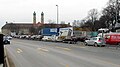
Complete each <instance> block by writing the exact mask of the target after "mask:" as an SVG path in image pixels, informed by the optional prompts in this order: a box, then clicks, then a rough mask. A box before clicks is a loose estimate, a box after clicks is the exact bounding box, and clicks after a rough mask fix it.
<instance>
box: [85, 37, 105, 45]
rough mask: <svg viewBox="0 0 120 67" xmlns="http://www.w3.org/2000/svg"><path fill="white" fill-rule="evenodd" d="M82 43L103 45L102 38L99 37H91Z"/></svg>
mask: <svg viewBox="0 0 120 67" xmlns="http://www.w3.org/2000/svg"><path fill="white" fill-rule="evenodd" d="M84 44H85V45H86V46H87V45H93V46H96V47H97V46H105V42H104V39H103V38H101V37H93V38H90V39H88V40H85V42H84Z"/></svg>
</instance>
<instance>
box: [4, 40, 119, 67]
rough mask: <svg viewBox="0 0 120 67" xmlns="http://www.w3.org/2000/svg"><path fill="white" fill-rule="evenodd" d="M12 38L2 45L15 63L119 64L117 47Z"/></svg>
mask: <svg viewBox="0 0 120 67" xmlns="http://www.w3.org/2000/svg"><path fill="white" fill-rule="evenodd" d="M11 42H12V43H11V44H10V45H5V49H6V52H7V55H8V57H9V59H10V60H12V64H14V65H13V66H15V67H120V49H118V50H116V49H109V48H106V47H93V46H84V45H82V44H66V43H55V42H43V41H32V40H22V39H13V40H12V41H11ZM13 66H12V67H13Z"/></svg>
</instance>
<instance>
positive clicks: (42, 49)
mask: <svg viewBox="0 0 120 67" xmlns="http://www.w3.org/2000/svg"><path fill="white" fill-rule="evenodd" d="M37 49H38V50H40V51H44V52H48V51H49V50H47V49H46V47H42V48H37Z"/></svg>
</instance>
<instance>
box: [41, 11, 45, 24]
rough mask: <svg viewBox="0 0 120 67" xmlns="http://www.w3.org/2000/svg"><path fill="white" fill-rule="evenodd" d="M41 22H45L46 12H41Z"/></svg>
mask: <svg viewBox="0 0 120 67" xmlns="http://www.w3.org/2000/svg"><path fill="white" fill-rule="evenodd" d="M41 24H44V13H43V12H42V13H41Z"/></svg>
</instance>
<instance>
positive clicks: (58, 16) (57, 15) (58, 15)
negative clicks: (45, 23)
mask: <svg viewBox="0 0 120 67" xmlns="http://www.w3.org/2000/svg"><path fill="white" fill-rule="evenodd" d="M56 6H57V24H58V22H59V21H58V20H59V19H58V17H59V13H58V5H56Z"/></svg>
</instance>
